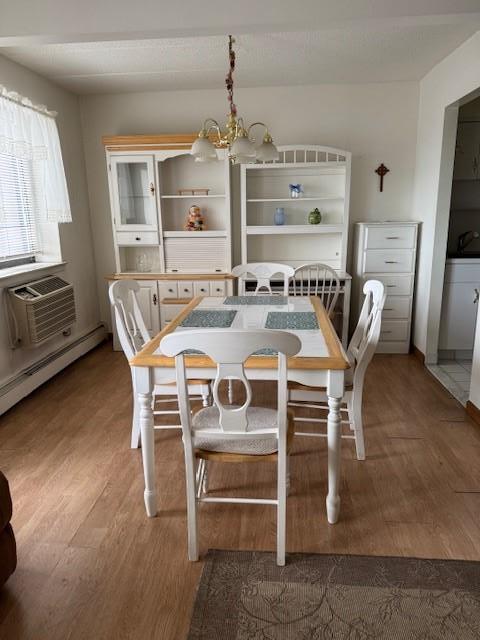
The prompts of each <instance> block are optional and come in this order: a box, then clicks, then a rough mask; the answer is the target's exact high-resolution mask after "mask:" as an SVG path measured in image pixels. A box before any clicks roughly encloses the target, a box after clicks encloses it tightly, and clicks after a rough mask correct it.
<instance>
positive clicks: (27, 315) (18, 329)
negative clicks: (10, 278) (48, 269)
mask: <svg viewBox="0 0 480 640" xmlns="http://www.w3.org/2000/svg"><path fill="white" fill-rule="evenodd" d="M8 295H9V303H10V305H9V306H10V312H11V316H12V320H13V324H14V327H15V331H14V333H15V336H14V337H13V336H12V338H14V339H13V342H14V346H15V347H17V346H21V347H36V346H38V345H41V344H43V343H44V342H46V341H47V340H49V339H50V338H53V337H54V336H56V335H58V334H59V333H63V332H64V331H66V330H67V329H69V328H70V327H71V326H72V324H73V323H74V322H75V320H76V315H75V298H74V295H73V287H72V285H71V284H68V282H65V281H64V280H62V279H61V278H59V277H58V276H47V277H46V278H42V279H41V280H34V281H33V282H27V283H26V284H22V285H18V286H16V287H11V288H10V289H8Z"/></svg>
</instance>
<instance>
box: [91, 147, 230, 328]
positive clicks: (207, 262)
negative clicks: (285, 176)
mask: <svg viewBox="0 0 480 640" xmlns="http://www.w3.org/2000/svg"><path fill="white" fill-rule="evenodd" d="M193 140H195V136H194V135H176V136H164V135H155V136H106V137H104V138H103V142H104V145H105V150H106V161H107V170H108V181H109V192H110V205H111V207H110V208H111V220H112V232H113V246H114V252H115V267H116V273H115V274H113V275H111V276H108V278H107V279H108V280H111V279H115V278H131V279H135V280H137V281H138V282H139V284H140V286H141V287H142V289H141V293H142V295H141V296H140V304H141V306H142V311H143V313H144V316H145V318H146V319H147V322H148V324H149V325H150V326H149V327H148V328H149V330H150V331H151V332H152V333H155V332H157V331H158V329H159V328H160V327H163V326H165V324H166V323H167V322H169V321H170V320H171V319H172V317H174V316H175V315H176V313H178V312H179V310H181V309H182V308H183V306H184V305H185V304H186V303H187V302H188V301H189V300H190V299H191V298H193V297H194V296H195V295H218V296H220V295H229V294H231V293H232V292H233V286H232V278H231V276H230V271H231V267H232V264H231V260H232V259H231V204H230V167H229V162H228V159H227V157H226V154H225V152H224V151H222V150H218V152H217V153H218V161H217V162H209V163H197V162H195V161H194V159H193V157H192V156H191V155H190V153H189V151H190V147H191V144H192V142H193ZM192 206H196V207H199V209H200V216H201V218H202V219H203V223H204V230H202V231H187V230H185V225H186V222H187V218H188V214H189V210H190V208H191V207H192Z"/></svg>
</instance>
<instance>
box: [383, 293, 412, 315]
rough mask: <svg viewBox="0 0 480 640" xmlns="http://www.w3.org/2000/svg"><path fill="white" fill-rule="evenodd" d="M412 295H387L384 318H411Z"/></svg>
mask: <svg viewBox="0 0 480 640" xmlns="http://www.w3.org/2000/svg"><path fill="white" fill-rule="evenodd" d="M410 300H411V298H410V296H387V299H386V300H385V306H384V307H383V312H382V318H384V319H388V318H395V319H396V320H403V319H404V320H408V318H410Z"/></svg>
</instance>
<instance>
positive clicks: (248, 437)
mask: <svg viewBox="0 0 480 640" xmlns="http://www.w3.org/2000/svg"><path fill="white" fill-rule="evenodd" d="M300 347H301V343H300V340H299V339H298V338H297V337H296V336H295V335H293V334H291V333H288V332H286V331H270V330H266V329H263V330H259V331H249V330H246V329H238V330H232V329H209V330H194V331H180V332H174V333H170V334H168V335H166V336H165V337H164V338H163V339H162V341H161V343H160V348H161V350H162V353H164V354H165V355H167V356H175V365H176V371H177V388H178V399H179V405H180V417H181V422H182V429H183V444H184V449H185V467H186V486H187V520H188V557H189V559H190V560H198V537H197V504H198V502H220V503H224V502H233V503H247V504H270V505H275V506H276V507H277V564H279V565H284V564H285V531H286V497H287V474H288V470H287V446H288V442H287V440H289V438H287V435H288V434H290V438H291V437H292V436H293V414H292V413H291V412H289V413H287V357H288V356H293V355H295V354H296V353H298V351H299V350H300ZM191 348H195V349H198V350H200V351H202V352H204V353H205V354H207V355H208V356H209V357H210V358H211V359H212V360H213V361H214V362H216V363H217V376H216V378H215V381H214V384H213V405H212V406H211V407H207V408H204V409H200V411H198V413H196V414H194V415H193V416H192V413H191V411H190V403H189V398H188V393H187V382H186V379H185V363H184V357H183V352H184V351H185V350H186V349H191ZM264 348H270V349H274V350H275V351H278V409H277V410H274V409H267V408H263V407H255V406H252V405H251V401H252V390H251V387H250V383H249V381H248V380H247V378H246V376H245V372H244V366H243V365H244V362H245V360H246V359H247V358H248V357H249V356H250V355H251V354H252V353H254V352H255V351H258V350H259V349H264ZM230 377H234V378H237V379H239V380H240V381H241V382H242V383H243V385H244V387H245V391H246V400H245V403H244V404H243V405H242V406H241V407H239V406H234V407H232V406H228V407H227V406H225V405H224V404H222V402H221V400H220V398H219V385H220V382H221V381H222V380H225V379H229V378H230ZM207 460H208V461H217V462H224V463H227V462H230V463H234V462H261V461H275V462H276V463H277V498H276V499H275V500H266V499H259V498H225V497H217V496H209V495H206V494H205V492H204V491H203V478H204V473H205V464H206V461H207Z"/></svg>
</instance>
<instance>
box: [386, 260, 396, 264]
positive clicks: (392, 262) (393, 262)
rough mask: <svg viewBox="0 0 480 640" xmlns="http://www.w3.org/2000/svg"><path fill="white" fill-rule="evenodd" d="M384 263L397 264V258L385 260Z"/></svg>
mask: <svg viewBox="0 0 480 640" xmlns="http://www.w3.org/2000/svg"><path fill="white" fill-rule="evenodd" d="M385 264H398V260H385Z"/></svg>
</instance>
